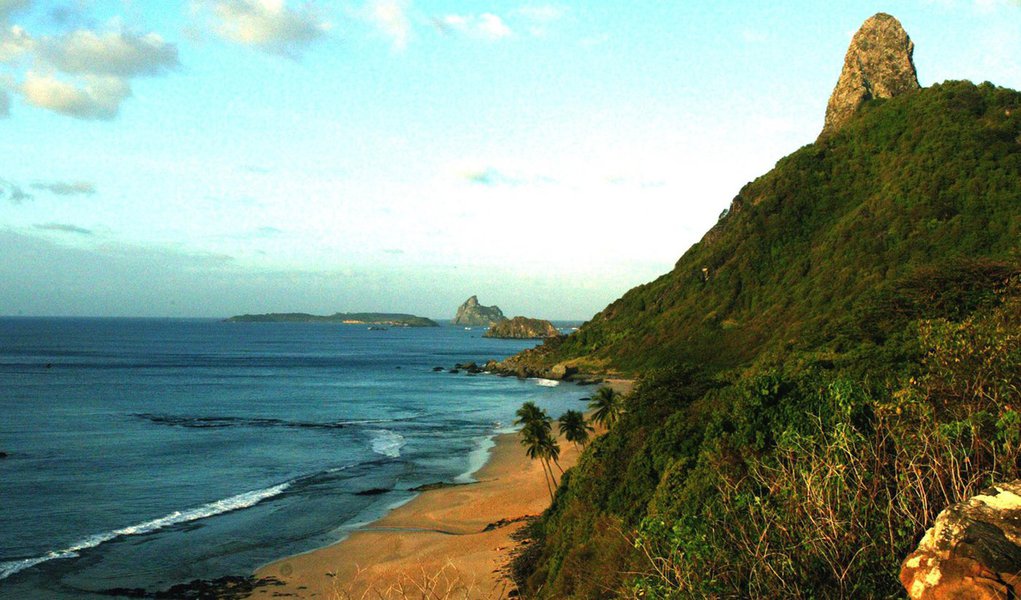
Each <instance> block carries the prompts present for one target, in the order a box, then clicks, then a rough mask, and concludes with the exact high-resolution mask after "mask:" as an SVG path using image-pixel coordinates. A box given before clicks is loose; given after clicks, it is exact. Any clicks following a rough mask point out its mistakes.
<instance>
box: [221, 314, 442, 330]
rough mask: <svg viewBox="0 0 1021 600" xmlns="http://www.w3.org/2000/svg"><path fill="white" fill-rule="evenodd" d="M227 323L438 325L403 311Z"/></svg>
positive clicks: (240, 319)
mask: <svg viewBox="0 0 1021 600" xmlns="http://www.w3.org/2000/svg"><path fill="white" fill-rule="evenodd" d="M224 321H225V322H228V323H340V324H345V325H381V326H386V327H439V325H438V324H437V323H436V321H433V320H432V319H427V318H425V317H416V316H415V315H407V314H403V313H334V314H332V315H310V314H308V313H265V314H257V315H237V316H233V317H230V318H229V319H224Z"/></svg>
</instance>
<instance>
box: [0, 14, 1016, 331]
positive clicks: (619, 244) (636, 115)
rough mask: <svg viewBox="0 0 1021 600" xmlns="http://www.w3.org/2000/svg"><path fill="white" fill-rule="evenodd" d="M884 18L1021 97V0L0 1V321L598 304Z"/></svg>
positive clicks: (770, 144) (711, 209)
mask: <svg viewBox="0 0 1021 600" xmlns="http://www.w3.org/2000/svg"><path fill="white" fill-rule="evenodd" d="M878 11H885V12H889V13H891V14H893V15H894V16H896V17H898V18H899V19H900V20H901V22H902V23H903V25H904V27H905V29H907V31H908V33H909V35H911V37H912V39H913V40H914V41H915V45H916V49H915V63H916V65H917V67H918V71H919V78H920V80H921V82H922V84H923V85H929V84H932V83H934V82H939V81H943V80H946V79H971V80H973V81H976V82H979V81H985V80H989V81H992V82H993V83H996V84H998V85H1003V86H1006V87H1012V88H1015V89H1017V88H1021V6H1019V3H1018V2H1017V1H1016V0H916V1H907V0H900V1H887V2H882V3H880V2H871V1H853V2H852V1H848V2H818V1H797V2H784V3H776V2H772V3H767V2H693V1H666V0H658V1H653V0H645V1H642V0H632V1H620V2H618V1H610V0H600V1H599V2H593V1H591V0H590V1H588V2H575V1H563V2H552V1H550V2H547V1H544V0H536V1H511V0H493V1H486V0H446V1H443V0H436V1H426V0H357V1H338V2H327V1H325V0H322V1H319V2H297V1H293V0H290V1H284V0H181V1H174V0H160V1H156V0H109V1H104V0H64V1H53V2H46V1H42V0H0V115H2V118H0V132H2V135H0V156H2V157H3V158H2V160H0V280H2V281H3V285H2V286H0V315H3V314H5V315H19V314H24V315H75V316H77V315H93V316H214V317H216V316H228V315H231V314H236V313H242V312H273V311H305V312H313V313H332V312H335V311H360V310H380V311H401V312H413V313H416V314H422V315H426V316H433V317H447V316H451V315H452V314H453V313H454V310H455V309H456V307H457V306H458V305H459V304H460V303H461V302H463V301H464V299H465V298H467V297H468V296H470V295H472V294H478V295H479V298H480V300H481V301H482V302H483V303H485V304H492V303H495V304H498V305H500V306H501V308H503V309H504V311H505V312H507V313H511V314H525V315H529V316H541V317H548V318H572V319H585V318H588V317H590V316H591V315H592V314H594V313H595V312H597V311H598V310H600V309H602V308H603V307H604V306H605V305H606V304H607V303H609V302H611V301H612V300H614V299H615V298H617V297H619V296H620V295H621V294H622V293H624V292H625V291H626V290H628V289H629V288H631V287H633V286H635V285H638V284H640V283H643V282H646V281H649V280H651V279H653V278H655V277H657V276H658V275H660V274H662V273H665V272H667V271H669V270H670V268H671V267H672V265H673V263H674V262H675V261H676V260H677V258H678V257H679V256H680V255H681V254H682V253H683V252H684V251H685V250H686V249H687V248H688V247H689V246H690V245H691V244H692V243H694V242H696V241H698V239H699V238H700V237H701V235H702V234H703V233H704V232H705V231H706V230H707V229H708V228H709V227H710V226H711V225H712V224H713V223H714V222H715V220H716V218H717V216H718V215H719V213H720V211H722V210H723V209H724V208H726V207H727V205H728V204H729V202H730V199H731V198H732V197H733V196H734V195H735V194H736V193H737V191H738V190H739V189H740V187H741V186H742V185H743V184H744V183H745V182H747V181H749V180H751V179H753V178H755V177H756V176H758V175H761V174H763V173H765V172H766V171H768V170H769V169H770V168H771V167H772V165H773V164H774V163H775V162H776V160H777V159H779V158H780V157H782V156H783V155H785V154H788V153H790V152H791V151H793V150H795V149H797V148H798V147H800V146H802V145H804V144H806V143H809V142H811V141H813V140H814V139H815V136H816V135H817V134H818V131H819V130H820V129H821V127H822V121H823V115H824V112H825V105H826V100H827V98H828V96H829V94H830V92H831V91H832V88H833V85H834V84H835V83H836V80H837V76H838V75H839V71H840V68H841V65H842V62H843V56H844V52H845V50H846V48H847V44H848V43H849V41H850V38H851V35H852V34H853V33H854V31H855V30H856V29H857V27H858V26H859V25H860V24H861V22H862V21H863V20H864V19H866V18H867V17H869V16H871V15H872V14H874V13H875V12H878Z"/></svg>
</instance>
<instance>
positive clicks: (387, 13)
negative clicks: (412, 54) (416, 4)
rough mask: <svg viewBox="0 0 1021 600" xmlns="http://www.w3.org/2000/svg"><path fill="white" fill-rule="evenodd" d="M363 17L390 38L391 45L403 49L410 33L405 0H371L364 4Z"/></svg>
mask: <svg viewBox="0 0 1021 600" xmlns="http://www.w3.org/2000/svg"><path fill="white" fill-rule="evenodd" d="M364 16H365V18H366V19H367V20H368V21H369V22H371V23H373V24H374V25H375V26H376V28H377V29H379V31H381V32H382V33H383V34H384V35H386V36H387V37H388V38H390V40H391V43H393V47H394V48H396V49H397V50H403V49H404V48H405V47H407V45H408V38H409V37H410V35H411V21H410V19H408V2H407V0H373V1H372V2H371V3H369V4H368V5H366V7H365V11H364Z"/></svg>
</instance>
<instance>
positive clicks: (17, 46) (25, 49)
mask: <svg viewBox="0 0 1021 600" xmlns="http://www.w3.org/2000/svg"><path fill="white" fill-rule="evenodd" d="M34 49H35V40H33V39H32V36H30V35H29V34H28V33H27V32H25V30H24V29H22V28H21V27H18V26H17V25H14V26H12V27H10V28H4V29H2V30H0V63H5V64H14V63H16V62H17V61H18V60H20V59H21V58H22V57H23V56H26V55H28V54H30V53H31V52H32V51H33V50H34Z"/></svg>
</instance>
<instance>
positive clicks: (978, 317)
mask: <svg viewBox="0 0 1021 600" xmlns="http://www.w3.org/2000/svg"><path fill="white" fill-rule="evenodd" d="M563 362H568V363H570V364H574V365H578V366H580V367H582V369H583V370H585V369H588V370H590V371H593V372H607V371H616V372H620V373H625V374H632V375H639V376H640V381H639V385H638V387H637V389H636V391H635V392H634V393H633V394H632V395H631V396H630V397H628V398H627V399H626V402H625V407H626V411H627V412H626V414H625V416H624V417H623V419H622V420H621V422H620V423H618V424H617V425H616V426H614V427H613V428H612V429H611V430H610V431H609V433H607V434H606V435H604V436H601V437H600V438H599V439H598V440H596V441H595V442H594V443H593V444H592V445H590V447H589V448H588V449H587V450H586V452H585V453H584V455H583V457H582V459H581V461H580V463H579V465H578V466H577V467H576V468H574V469H572V470H570V471H568V473H567V474H566V475H565V476H564V477H563V482H562V485H561V486H560V489H559V491H558V493H557V497H556V501H555V502H554V504H553V506H552V507H551V508H550V510H549V511H547V513H546V514H545V515H544V516H543V517H542V518H541V519H540V520H539V521H538V522H536V523H535V524H534V525H533V526H532V527H531V535H532V542H531V543H530V544H528V545H527V546H526V550H525V551H524V553H523V554H522V555H521V556H520V557H519V558H518V559H517V561H516V563H515V572H516V576H517V578H518V580H519V582H520V583H521V585H522V589H523V595H524V596H526V597H541V598H609V597H619V596H623V597H636V598H637V597H641V598H689V597H691V598H704V597H725V598H730V597H734V598H748V597H757V598H799V597H815V598H865V597H897V596H898V595H899V594H900V593H901V590H900V587H899V583H898V581H897V572H898V570H899V563H900V561H901V560H902V559H903V557H904V556H905V555H906V554H907V553H908V552H909V551H910V550H911V549H912V548H913V546H914V545H915V544H916V543H917V542H918V539H919V537H920V536H921V533H922V532H923V531H924V529H925V528H926V527H928V526H929V525H930V524H931V523H932V520H933V518H934V517H935V515H936V514H937V513H938V512H939V510H941V509H942V508H943V507H945V506H947V505H948V504H949V503H952V502H956V501H959V500H960V499H962V498H964V497H967V495H968V494H971V493H974V492H975V491H977V490H978V489H981V487H982V486H984V485H987V484H988V483H990V482H991V481H992V480H994V479H1001V478H1010V477H1018V476H1021V413H1019V412H1018V411H1019V409H1021V93H1018V92H1015V91H1012V90H1007V89H1002V88H997V87H995V86H993V85H991V84H988V83H986V84H982V85H979V86H976V85H973V84H971V83H969V82H947V83H944V84H940V85H935V86H933V87H931V88H926V89H923V90H920V91H918V92H914V93H910V94H906V95H903V96H898V97H896V98H892V99H889V100H881V101H880V100H877V101H872V102H869V103H868V104H866V105H865V106H864V107H863V108H862V110H861V111H860V112H859V114H858V115H857V116H856V117H855V118H854V119H853V120H852V121H851V122H850V123H848V124H847V125H846V126H844V127H843V128H842V129H841V130H839V131H838V132H836V133H835V134H833V135H832V136H829V137H827V138H826V139H824V140H821V141H819V142H817V143H815V144H811V145H808V146H805V147H803V148H801V149H800V150H798V151H797V152H795V153H794V154H792V155H790V156H788V157H786V158H784V159H782V160H781V161H780V162H779V163H777V165H776V167H775V168H774V169H773V170H772V171H771V172H769V173H768V174H766V175H764V176H762V177H760V178H758V179H757V180H755V181H753V182H751V183H749V184H747V185H746V186H745V187H744V188H743V189H742V190H741V191H740V193H739V194H738V196H737V197H736V198H735V199H734V202H733V204H732V207H731V209H730V211H729V212H728V213H727V214H725V215H724V216H722V217H721V219H720V221H719V223H718V224H717V225H716V226H715V227H714V228H713V229H712V230H711V231H709V232H708V233H707V234H706V236H705V237H704V238H703V239H702V241H701V242H699V243H698V244H696V245H695V246H693V247H692V248H691V249H690V250H689V251H688V252H687V253H685V255H684V256H683V257H681V259H680V260H679V261H678V262H677V264H676V266H675V268H674V270H673V271H671V272H670V273H668V274H666V275H664V276H662V277H660V278H659V279H657V280H656V281H653V282H651V283H648V284H646V285H642V286H639V287H637V288H635V289H633V290H631V291H629V292H628V293H627V294H625V295H624V296H623V297H622V298H620V299H619V300H617V301H616V302H614V303H613V304H611V305H610V306H608V307H607V308H606V309H604V310H603V311H602V312H601V313H599V314H598V315H596V316H595V317H594V318H593V319H592V321H591V322H589V323H587V324H586V325H585V326H583V327H582V328H581V329H580V330H579V331H578V332H576V333H575V334H573V335H571V336H569V337H568V338H566V339H560V340H557V341H554V342H550V343H547V344H546V345H544V346H543V347H540V348H538V349H536V350H534V351H531V352H528V353H525V354H524V355H522V356H519V357H517V358H516V359H514V361H511V363H512V364H514V363H516V364H527V365H529V366H531V367H532V368H535V369H540V368H543V367H549V366H551V365H553V364H558V363H563ZM965 457H967V460H965Z"/></svg>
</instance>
